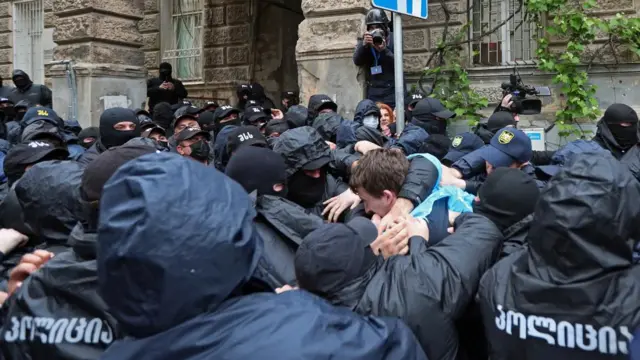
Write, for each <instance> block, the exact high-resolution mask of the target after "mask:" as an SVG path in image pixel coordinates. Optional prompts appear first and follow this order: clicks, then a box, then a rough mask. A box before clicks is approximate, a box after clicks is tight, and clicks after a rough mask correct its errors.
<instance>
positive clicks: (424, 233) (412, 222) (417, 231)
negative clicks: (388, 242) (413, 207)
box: [407, 216, 429, 241]
mask: <svg viewBox="0 0 640 360" xmlns="http://www.w3.org/2000/svg"><path fill="white" fill-rule="evenodd" d="M407 230H408V231H409V237H410V238H411V237H413V236H420V237H421V238H423V239H425V240H427V241H429V225H427V221H426V220H424V219H416V218H414V217H411V216H409V217H407Z"/></svg>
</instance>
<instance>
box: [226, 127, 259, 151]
mask: <svg viewBox="0 0 640 360" xmlns="http://www.w3.org/2000/svg"><path fill="white" fill-rule="evenodd" d="M228 139H229V141H228V142H227V148H228V150H229V153H234V152H236V151H237V150H238V149H240V148H242V147H245V146H258V147H264V148H268V147H269V144H268V143H267V139H265V137H264V135H262V134H261V133H260V130H259V129H258V128H257V127H255V126H239V127H237V128H235V129H233V131H231V132H230V133H229V137H228Z"/></svg>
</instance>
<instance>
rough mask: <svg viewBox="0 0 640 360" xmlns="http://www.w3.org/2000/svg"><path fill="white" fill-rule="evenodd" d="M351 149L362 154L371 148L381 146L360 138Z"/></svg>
mask: <svg viewBox="0 0 640 360" xmlns="http://www.w3.org/2000/svg"><path fill="white" fill-rule="evenodd" d="M353 149H354V150H355V151H357V152H359V153H360V154H362V155H364V154H366V153H367V152H369V151H371V150H373V149H381V147H380V146H378V145H376V144H374V143H372V142H370V141H366V140H360V141H358V142H357V143H356V145H355V146H354V147H353Z"/></svg>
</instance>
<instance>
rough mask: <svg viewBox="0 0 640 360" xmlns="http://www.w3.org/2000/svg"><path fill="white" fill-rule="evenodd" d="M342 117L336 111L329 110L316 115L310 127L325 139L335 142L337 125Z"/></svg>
mask: <svg viewBox="0 0 640 360" xmlns="http://www.w3.org/2000/svg"><path fill="white" fill-rule="evenodd" d="M343 121H344V119H343V118H342V116H340V115H339V114H337V113H334V112H330V113H325V114H320V115H318V116H317V117H316V118H315V119H314V120H313V123H312V125H311V126H312V127H313V128H314V129H316V130H317V131H318V133H319V134H320V136H322V138H323V139H325V140H327V141H331V142H333V143H335V142H336V134H337V132H338V127H340V124H342V122H343Z"/></svg>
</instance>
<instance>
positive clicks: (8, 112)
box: [0, 103, 24, 122]
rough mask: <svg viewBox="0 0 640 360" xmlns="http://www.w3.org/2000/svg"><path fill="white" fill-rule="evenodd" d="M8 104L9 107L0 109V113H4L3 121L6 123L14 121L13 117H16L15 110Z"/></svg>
mask: <svg viewBox="0 0 640 360" xmlns="http://www.w3.org/2000/svg"><path fill="white" fill-rule="evenodd" d="M9 104H10V105H11V106H7V107H4V108H0V111H2V112H3V113H4V120H5V121H7V122H8V121H12V120H14V119H15V117H16V108H15V107H14V106H13V104H11V103H9ZM23 116H24V115H23Z"/></svg>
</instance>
